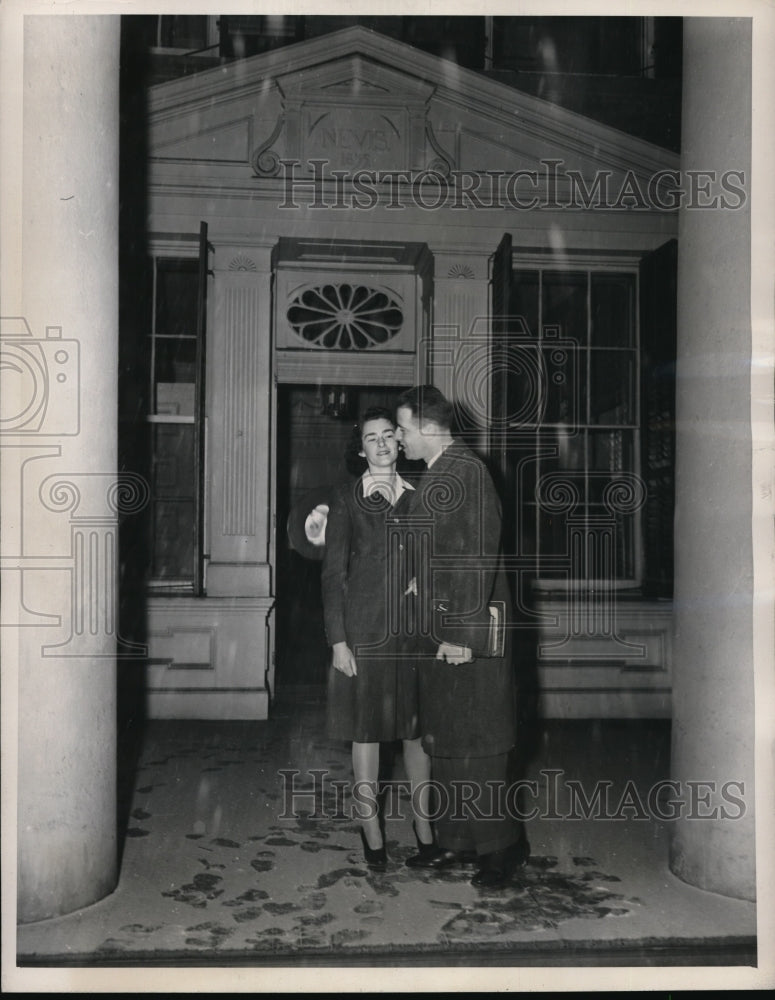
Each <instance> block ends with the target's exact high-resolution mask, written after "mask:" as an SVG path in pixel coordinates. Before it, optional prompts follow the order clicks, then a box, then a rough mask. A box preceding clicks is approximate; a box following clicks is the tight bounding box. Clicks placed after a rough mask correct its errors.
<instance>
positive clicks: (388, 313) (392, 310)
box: [287, 282, 404, 351]
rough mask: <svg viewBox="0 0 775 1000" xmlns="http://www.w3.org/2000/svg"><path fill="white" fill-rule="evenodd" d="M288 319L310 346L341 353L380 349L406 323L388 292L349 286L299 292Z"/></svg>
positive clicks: (295, 330) (290, 307)
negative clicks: (373, 348)
mask: <svg viewBox="0 0 775 1000" xmlns="http://www.w3.org/2000/svg"><path fill="white" fill-rule="evenodd" d="M287 317H288V322H289V323H290V325H291V327H292V328H293V330H294V332H295V333H296V334H297V335H298V336H299V337H301V338H302V339H303V340H304V341H306V342H307V343H308V344H312V345H314V346H315V347H323V348H326V349H328V350H339V351H364V350H368V349H369V348H370V347H380V346H382V345H383V344H386V343H387V342H388V341H389V340H392V339H393V337H395V336H396V335H397V334H398V333H399V332H400V331H401V327H402V326H403V322H404V314H403V312H402V310H401V307H400V306H399V304H398V303H397V302H396V301H395V299H393V298H391V297H390V295H388V294H387V293H386V292H384V291H382V290H381V289H379V288H371V287H369V286H368V285H356V284H349V283H347V282H344V283H341V284H334V283H331V284H321V285H315V286H314V287H311V288H305V289H303V290H302V291H299V292H298V293H297V294H296V295H295V296H294V298H293V300H292V302H291V304H290V305H289V306H288V310H287Z"/></svg>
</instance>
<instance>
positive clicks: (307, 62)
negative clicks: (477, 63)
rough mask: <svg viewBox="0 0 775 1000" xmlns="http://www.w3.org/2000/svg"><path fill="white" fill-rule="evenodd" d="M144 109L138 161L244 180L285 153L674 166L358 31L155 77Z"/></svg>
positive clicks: (360, 159)
mask: <svg viewBox="0 0 775 1000" xmlns="http://www.w3.org/2000/svg"><path fill="white" fill-rule="evenodd" d="M149 111H150V126H151V127H150V154H151V158H152V160H155V161H157V162H159V161H161V162H164V161H174V162H175V163H176V164H178V167H179V169H178V174H179V172H180V170H184V169H185V164H190V165H191V166H192V167H194V166H195V165H197V164H199V165H202V164H207V165H209V166H210V167H212V168H213V169H216V170H217V168H218V167H219V165H220V167H222V168H223V169H224V170H226V169H227V168H228V172H229V177H236V176H237V174H239V176H240V177H241V178H242V179H243V181H244V182H246V183H247V182H248V181H249V182H250V183H252V184H254V185H258V186H260V185H261V183H262V182H264V181H268V180H271V179H273V178H275V177H277V176H278V175H279V170H280V167H279V165H280V163H281V162H282V161H288V160H290V161H298V162H299V164H301V165H302V168H303V169H307V167H306V165H308V164H309V163H310V162H312V161H325V162H326V163H327V164H328V169H329V170H344V171H347V170H367V171H385V172H387V171H407V172H409V174H410V175H413V174H417V173H419V172H423V171H427V170H434V171H439V172H441V173H443V174H449V173H450V172H452V171H472V172H476V171H480V172H488V171H489V172H493V171H504V172H512V173H513V172H515V171H529V170H536V169H541V165H542V164H544V163H545V162H546V161H552V160H553V161H559V163H561V164H562V167H561V169H562V170H571V171H575V172H577V174H578V175H579V176H580V177H583V178H587V179H588V180H589V182H590V183H591V181H592V180H593V179H594V178H595V177H596V176H598V175H599V174H600V173H601V172H605V173H607V174H608V175H610V177H611V179H612V181H613V182H614V183H616V182H617V181H618V182H621V179H622V178H624V177H626V176H627V175H634V176H635V177H636V178H638V179H639V180H648V179H649V178H651V177H652V176H653V175H654V174H655V173H657V172H658V171H664V170H676V169H677V168H678V157H677V156H676V155H675V154H674V153H671V152H669V151H668V150H664V149H661V148H660V147H658V146H654V145H652V144H651V143H647V142H644V141H642V140H639V139H636V138H634V137H632V136H629V135H626V134H625V133H622V132H619V131H617V130H616V129H613V128H610V127H608V126H605V125H602V124H600V123H599V122H596V121H593V120H592V119H589V118H586V117H584V116H582V115H579V114H576V113H574V112H571V111H568V110H566V109H564V108H560V107H558V106H557V105H554V104H551V103H549V102H546V101H543V100H541V99H540V98H536V97H533V96H531V95H529V94H526V93H522V92H520V91H518V90H515V89H513V88H511V87H508V86H506V85H504V84H502V83H499V82H496V81H493V80H491V79H489V78H487V77H485V76H483V75H482V74H478V73H475V72H472V71H469V70H465V69H462V68H460V67H458V66H456V65H454V64H451V63H449V62H447V61H445V60H443V59H440V58H437V57H435V56H432V55H428V54H426V53H423V52H419V51H418V50H416V49H414V48H411V47H410V46H407V45H405V44H403V43H401V42H397V41H395V40H394V39H391V38H387V37H385V36H382V35H379V34H377V33H376V32H373V31H369V30H368V29H365V28H359V27H356V28H348V29H345V30H344V31H340V32H337V33H335V34H331V35H326V36H323V37H321V38H317V39H314V40H311V41H309V42H303V43H299V44H296V45H293V46H289V47H286V48H283V49H276V50H273V51H271V52H267V53H264V54H262V55H258V56H254V57H252V58H250V59H245V60H241V61H239V62H234V63H229V64H227V65H225V66H223V67H219V68H217V69H214V70H209V71H206V72H203V73H198V74H195V75H192V76H189V77H184V78H181V79H179V80H174V81H171V82H169V83H165V84H161V85H158V86H156V87H154V88H152V91H151V97H150V107H149ZM235 171H236V173H235ZM308 172H309V171H308Z"/></svg>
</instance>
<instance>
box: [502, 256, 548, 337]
mask: <svg viewBox="0 0 775 1000" xmlns="http://www.w3.org/2000/svg"><path fill="white" fill-rule="evenodd" d="M538 280H539V276H538V271H514V275H513V280H512V282H511V295H510V296H509V313H510V314H511V315H512V316H521V317H522V319H523V320H524V321H525V325H526V326H527V329H528V332H529V333H530V335H531V336H532V337H538V335H539V333H540V332H541V331H540V330H539V328H538V324H539V319H538Z"/></svg>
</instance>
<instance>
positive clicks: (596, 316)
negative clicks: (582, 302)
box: [590, 274, 635, 347]
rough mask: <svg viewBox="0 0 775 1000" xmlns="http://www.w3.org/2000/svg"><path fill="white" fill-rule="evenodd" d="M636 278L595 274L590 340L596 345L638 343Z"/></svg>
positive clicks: (618, 345)
mask: <svg viewBox="0 0 775 1000" xmlns="http://www.w3.org/2000/svg"><path fill="white" fill-rule="evenodd" d="M634 316H635V279H634V277H633V275H630V274H616V275H612V274H593V275H592V288H591V329H590V341H591V344H592V346H593V347H634V346H635V320H634Z"/></svg>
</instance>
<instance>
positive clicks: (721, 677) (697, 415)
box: [670, 18, 755, 899]
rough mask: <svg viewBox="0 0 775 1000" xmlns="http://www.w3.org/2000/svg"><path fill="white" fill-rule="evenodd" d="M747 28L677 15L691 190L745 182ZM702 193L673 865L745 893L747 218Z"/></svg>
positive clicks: (679, 541) (684, 445) (685, 493)
mask: <svg viewBox="0 0 775 1000" xmlns="http://www.w3.org/2000/svg"><path fill="white" fill-rule="evenodd" d="M750 33H751V22H750V21H749V20H748V19H746V18H740V19H711V18H707V19H705V18H685V19H684V104H683V131H682V170H683V172H684V173H683V176H684V178H685V181H686V183H687V186H688V187H690V185H689V183H688V182H689V179H690V177H691V175H689V174H687V173H686V172H687V171H695V170H696V171H703V172H705V171H709V172H715V176H716V178H718V177H720V176H721V175H722V174H723V173H724V172H725V171H728V170H743V171H745V175H746V178H750V148H751V76H750V73H751V69H750V67H751V41H750ZM695 176H697V175H695ZM706 183H707V182H702V184H703V186H706ZM712 187H714V188H715V189H716V190H717V191H718V180H716V182H715V183H714V184H712ZM697 197H698V198H699V199H700V202H701V203H703V202H704V203H705V205H706V207H694V208H687V207H684V208H683V210H682V213H681V218H680V229H679V260H678V266H679V270H678V362H677V387H678V388H677V415H676V421H677V439H676V520H675V539H676V541H675V644H674V664H675V667H674V684H673V746H672V776H673V778H674V779H675V780H676V781H679V782H680V783H681V785H682V788H683V790H684V798H685V802H684V806H685V808H684V813H683V816H682V817H681V819H679V820H676V821H675V822H674V823H673V825H672V841H671V851H670V867H671V868H672V870H673V872H674V873H675V874H676V875H678V876H679V877H680V878H682V879H683V880H684V881H686V882H689V883H691V884H692V885H696V886H699V887H701V888H703V889H709V890H712V891H714V892H718V893H722V894H724V895H728V896H735V897H740V898H745V899H753V898H754V894H755V872H754V811H753V810H754V769H753V747H754V742H753V741H754V733H753V720H754V704H753V646H752V602H753V594H752V586H753V566H752V545H751V511H752V494H751V423H750V406H751V404H750V357H751V323H750V212H749V210H748V206H747V205H745V206H743V207H740V208H739V209H737V210H724V209H721V208H711V207H707V202H708V200H709V199H708V197H707V196H705V195H703V194H701V193H698V195H697ZM728 782H734V783H735V784H734V785H727V783H728ZM694 783H697V784H694ZM741 784H742V785H743V786H744V794H743V793H741V787H740V786H741ZM725 786H726V792H727V794H726V795H725V794H724V788H725ZM730 795H733V796H734V797H736V798H737V799H742V800H743V801H744V815H740V813H741V812H742V811H743V809H742V807H741V806H739V805H737V804H735V803H732V802H730V801H729V796H730Z"/></svg>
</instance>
